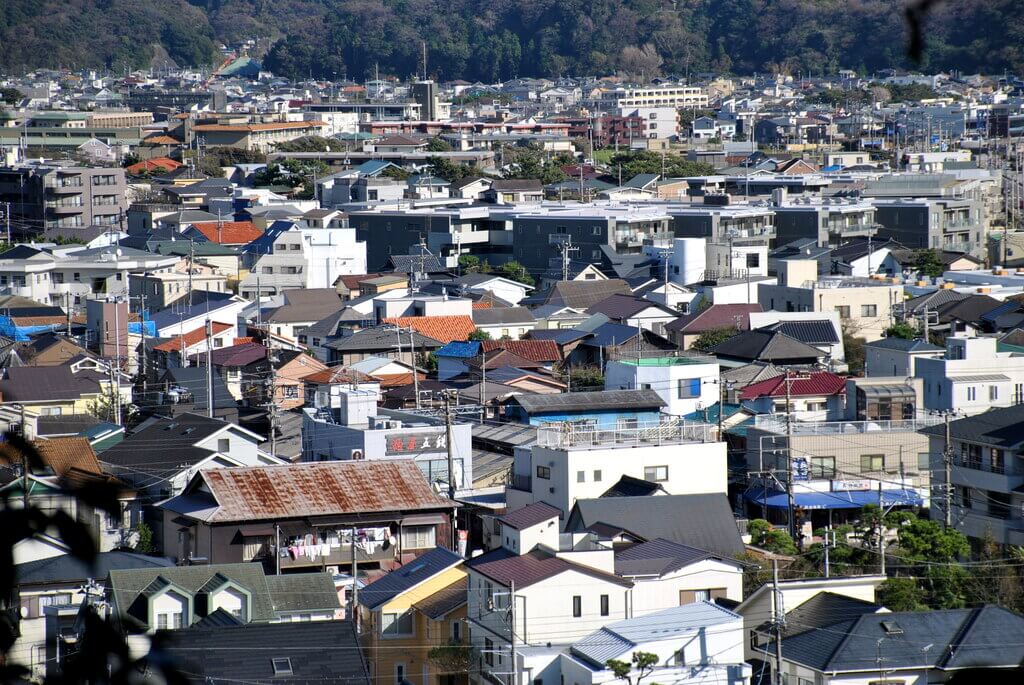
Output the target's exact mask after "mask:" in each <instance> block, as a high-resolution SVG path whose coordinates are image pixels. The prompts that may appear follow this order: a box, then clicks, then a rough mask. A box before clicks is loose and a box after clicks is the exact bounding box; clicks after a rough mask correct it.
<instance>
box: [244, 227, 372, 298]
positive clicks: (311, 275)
mask: <svg viewBox="0 0 1024 685" xmlns="http://www.w3.org/2000/svg"><path fill="white" fill-rule="evenodd" d="M245 261H247V262H248V263H249V273H248V274H247V275H246V276H245V278H243V279H242V283H241V286H240V291H241V293H242V296H243V297H247V298H249V299H254V298H255V297H256V286H257V280H258V281H259V290H260V294H261V295H263V296H267V295H276V294H279V293H280V292H281V291H283V290H291V289H295V288H332V287H334V282H335V280H337V278H338V276H345V275H348V274H362V273H366V243H365V242H362V241H358V240H356V231H355V229H354V228H302V227H300V226H298V225H293V226H292V227H291V228H288V229H287V230H280V231H275V230H274V229H273V228H271V229H268V232H267V234H266V235H265V236H264V238H261V239H260V240H259V241H257V244H255V245H253V246H252V251H251V252H250V253H249V254H248V255H247V256H246V258H245Z"/></svg>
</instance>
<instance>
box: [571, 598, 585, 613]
mask: <svg viewBox="0 0 1024 685" xmlns="http://www.w3.org/2000/svg"><path fill="white" fill-rule="evenodd" d="M572 615H573V618H579V617H580V616H582V615H583V598H582V597H580V596H579V595H573V596H572Z"/></svg>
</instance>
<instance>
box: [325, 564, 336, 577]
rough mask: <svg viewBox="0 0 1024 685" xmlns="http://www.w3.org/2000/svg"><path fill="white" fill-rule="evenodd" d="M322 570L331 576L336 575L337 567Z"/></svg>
mask: <svg viewBox="0 0 1024 685" xmlns="http://www.w3.org/2000/svg"><path fill="white" fill-rule="evenodd" d="M324 570H325V571H327V573H330V574H331V575H332V576H336V575H338V567H337V566H328V567H327V568H326V569H324Z"/></svg>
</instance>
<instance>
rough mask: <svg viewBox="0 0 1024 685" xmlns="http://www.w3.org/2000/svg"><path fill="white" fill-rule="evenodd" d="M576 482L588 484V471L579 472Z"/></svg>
mask: <svg viewBox="0 0 1024 685" xmlns="http://www.w3.org/2000/svg"><path fill="white" fill-rule="evenodd" d="M576 482H577V483H586V482H587V472H586V471H577V472H576Z"/></svg>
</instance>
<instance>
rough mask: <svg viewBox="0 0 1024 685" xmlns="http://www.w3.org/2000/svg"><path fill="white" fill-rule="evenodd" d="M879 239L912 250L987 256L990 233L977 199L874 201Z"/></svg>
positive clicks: (979, 201) (980, 203) (980, 204)
mask: <svg viewBox="0 0 1024 685" xmlns="http://www.w3.org/2000/svg"><path fill="white" fill-rule="evenodd" d="M875 218H876V219H877V221H878V223H879V224H880V227H879V229H878V236H879V237H880V238H892V239H893V240H895V241H896V242H898V243H901V244H902V245H905V246H906V247H909V248H918V249H928V248H931V249H936V250H945V251H947V252H971V253H975V252H976V253H979V254H984V251H985V246H986V245H985V241H986V239H987V236H988V229H987V227H986V225H985V220H984V211H983V208H982V202H981V200H978V199H970V198H964V199H952V198H951V199H933V198H915V199H910V200H875Z"/></svg>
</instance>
